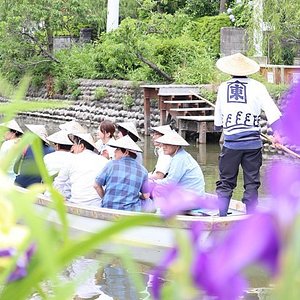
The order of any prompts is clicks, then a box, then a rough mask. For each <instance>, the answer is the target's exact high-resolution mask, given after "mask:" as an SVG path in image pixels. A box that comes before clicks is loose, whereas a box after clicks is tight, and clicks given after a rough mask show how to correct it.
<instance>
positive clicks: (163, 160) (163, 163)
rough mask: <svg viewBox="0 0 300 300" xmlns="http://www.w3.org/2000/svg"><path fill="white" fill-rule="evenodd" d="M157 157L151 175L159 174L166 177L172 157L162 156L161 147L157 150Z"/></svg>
mask: <svg viewBox="0 0 300 300" xmlns="http://www.w3.org/2000/svg"><path fill="white" fill-rule="evenodd" d="M157 155H158V158H157V162H156V166H155V170H154V171H153V173H156V172H161V173H163V174H165V175H166V174H167V173H168V171H169V169H170V163H171V158H172V157H171V156H170V155H166V154H164V150H163V149H162V148H161V147H159V148H157Z"/></svg>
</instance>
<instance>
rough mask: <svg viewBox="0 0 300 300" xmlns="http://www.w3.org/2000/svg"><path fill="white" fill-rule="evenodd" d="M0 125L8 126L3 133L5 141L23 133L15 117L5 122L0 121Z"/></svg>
mask: <svg viewBox="0 0 300 300" xmlns="http://www.w3.org/2000/svg"><path fill="white" fill-rule="evenodd" d="M0 126H3V127H6V128H8V131H6V132H5V134H4V140H5V141H8V140H13V139H17V138H19V137H21V136H22V134H23V130H22V129H21V127H20V126H19V124H18V123H17V121H16V120H15V119H13V120H10V121H8V122H6V123H2V124H0Z"/></svg>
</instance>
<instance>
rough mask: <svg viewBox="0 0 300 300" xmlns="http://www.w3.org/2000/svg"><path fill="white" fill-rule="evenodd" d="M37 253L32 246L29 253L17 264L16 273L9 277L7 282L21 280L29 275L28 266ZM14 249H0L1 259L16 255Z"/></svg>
mask: <svg viewBox="0 0 300 300" xmlns="http://www.w3.org/2000/svg"><path fill="white" fill-rule="evenodd" d="M34 251H35V246H34V245H31V246H30V247H29V248H28V249H27V251H26V252H25V253H24V254H23V255H21V256H20V257H19V258H18V260H17V263H16V267H15V269H14V271H13V272H12V273H11V274H10V275H9V277H8V279H7V281H8V282H12V281H16V280H18V279H21V278H23V277H25V276H26V275H27V265H28V263H29V261H30V259H31V257H32V255H33V253H34ZM16 254H17V253H16V250H15V249H14V248H6V249H0V257H13V256H14V255H16Z"/></svg>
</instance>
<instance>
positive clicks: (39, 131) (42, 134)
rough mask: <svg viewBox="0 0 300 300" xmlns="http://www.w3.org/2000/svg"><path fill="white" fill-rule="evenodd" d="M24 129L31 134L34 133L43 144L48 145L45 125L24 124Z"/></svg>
mask: <svg viewBox="0 0 300 300" xmlns="http://www.w3.org/2000/svg"><path fill="white" fill-rule="evenodd" d="M25 126H26V128H27V129H28V130H29V131H31V132H32V133H34V134H35V135H37V136H38V137H39V138H40V139H42V140H43V141H44V142H45V143H47V144H49V142H48V140H47V136H48V133H47V129H46V127H45V125H31V124H27V125H26V124H25Z"/></svg>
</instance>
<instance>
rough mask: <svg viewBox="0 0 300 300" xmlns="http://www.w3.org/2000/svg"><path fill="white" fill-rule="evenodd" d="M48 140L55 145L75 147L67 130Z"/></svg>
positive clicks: (53, 135)
mask: <svg viewBox="0 0 300 300" xmlns="http://www.w3.org/2000/svg"><path fill="white" fill-rule="evenodd" d="M47 140H48V141H49V142H51V143H54V144H59V145H69V146H71V145H73V143H72V142H71V141H70V139H69V137H68V132H67V131H66V130H60V131H57V132H55V133H53V134H51V135H49V136H48V137H47Z"/></svg>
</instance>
